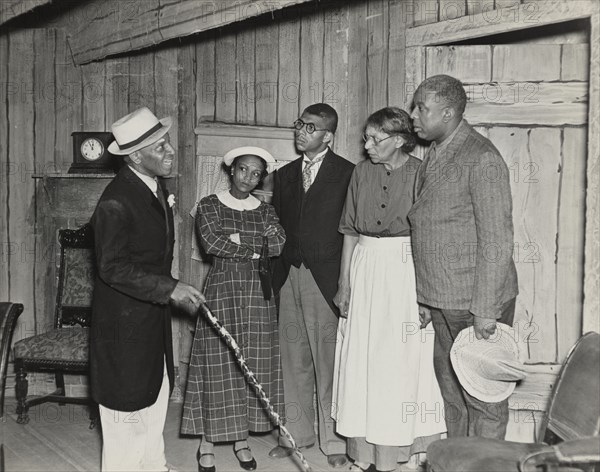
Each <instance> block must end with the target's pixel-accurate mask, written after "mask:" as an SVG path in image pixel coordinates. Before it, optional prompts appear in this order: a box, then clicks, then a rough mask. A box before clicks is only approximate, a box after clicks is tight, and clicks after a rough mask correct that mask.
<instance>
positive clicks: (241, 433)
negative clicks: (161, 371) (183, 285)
mask: <svg viewBox="0 0 600 472" xmlns="http://www.w3.org/2000/svg"><path fill="white" fill-rule="evenodd" d="M223 160H224V162H225V164H226V165H228V166H230V169H231V181H232V185H231V189H230V190H228V191H225V192H222V193H219V194H216V195H210V196H208V197H205V198H203V199H202V200H201V201H200V204H199V205H198V212H197V216H196V229H197V232H198V235H199V238H200V242H201V244H202V247H203V248H204V249H205V251H206V252H207V253H208V254H210V255H212V257H213V259H212V267H211V269H210V271H209V273H208V277H207V280H206V286H205V289H204V293H205V296H206V299H207V304H208V306H209V308H210V310H211V311H212V313H213V314H214V315H215V316H216V317H217V318H218V319H219V320H220V321H221V323H223V325H224V326H225V328H226V329H227V330H228V331H229V332H230V333H231V334H232V336H233V337H234V338H235V339H236V340H237V343H238V344H239V346H240V348H241V350H242V354H243V355H244V358H245V359H246V361H247V363H248V367H249V368H250V370H251V371H253V372H254V373H255V375H256V378H257V380H258V381H259V382H260V383H261V384H262V386H263V387H264V390H265V393H266V394H267V396H268V397H269V398H270V400H271V402H272V404H273V407H274V408H275V411H277V412H278V413H279V414H282V412H283V386H282V377H281V366H280V358H279V339H278V329H277V314H276V308H275V302H274V300H273V299H271V300H270V301H266V300H264V297H263V292H262V289H261V283H260V278H259V275H258V260H259V259H258V258H259V253H260V251H261V247H262V242H263V236H266V237H267V240H268V246H269V256H277V255H279V254H280V253H281V250H282V249H283V244H284V242H285V233H284V231H283V228H282V227H281V226H280V224H279V221H278V219H277V215H276V214H275V210H274V209H273V207H272V206H271V205H269V204H267V203H263V202H261V201H260V200H258V199H257V198H256V197H254V196H253V195H251V194H250V192H251V191H252V190H253V189H254V188H256V186H257V185H258V184H259V182H260V181H261V180H262V179H263V178H264V177H265V176H266V175H267V164H268V163H274V162H275V160H274V159H273V157H272V156H271V155H270V154H269V153H268V152H267V151H265V150H264V149H261V148H250V147H244V148H237V149H234V150H232V151H230V152H228V153H227V154H226V155H225V157H224V159H223ZM271 429H273V425H272V423H271V421H270V420H269V417H268V415H267V414H266V413H265V411H264V410H263V408H262V406H261V403H260V400H259V398H258V396H257V395H256V393H255V392H254V390H253V389H252V388H251V387H250V386H249V385H247V383H246V381H245V379H244V376H243V374H242V371H241V369H240V368H239V366H238V365H237V364H236V361H235V356H234V355H233V353H232V352H231V351H230V349H229V348H228V347H227V345H226V344H225V342H224V341H223V340H222V339H221V338H220V337H219V336H218V334H217V333H216V331H214V329H213V328H212V327H211V326H210V325H209V324H208V322H207V321H205V320H204V319H203V318H198V321H197V324H196V332H195V334H194V342H193V346H192V355H191V359H190V367H189V372H188V383H187V389H186V394H185V404H184V409H183V422H182V426H181V432H182V433H183V434H193V435H202V440H201V443H200V448H199V449H198V456H197V459H198V469H199V471H200V472H214V471H215V470H216V468H215V465H214V463H215V458H214V454H213V443H215V442H223V441H235V443H234V447H233V449H234V453H235V455H236V457H237V459H238V461H239V463H240V466H241V467H243V468H244V469H246V470H254V469H255V468H256V461H255V460H254V458H253V457H252V452H251V451H250V449H249V447H248V443H247V441H246V440H247V437H248V432H249V431H255V432H263V431H269V430H271Z"/></svg>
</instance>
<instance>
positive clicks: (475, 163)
mask: <svg viewBox="0 0 600 472" xmlns="http://www.w3.org/2000/svg"><path fill="white" fill-rule="evenodd" d="M426 160H427V157H426V158H425V160H424V161H423V163H422V164H421V166H420V167H419V169H418V170H417V175H416V185H417V186H418V185H419V181H420V179H421V177H422V174H423V172H424V168H425V165H426ZM439 164H440V165H441V166H442V167H441V169H440V170H438V171H437V172H434V171H435V167H434V168H433V169H429V168H427V175H428V177H427V179H426V180H425V184H424V186H423V188H422V189H421V191H420V192H419V191H418V189H416V191H415V202H414V204H413V206H412V208H411V209H410V211H409V213H408V218H409V220H410V224H411V230H412V232H411V234H412V244H413V254H414V260H415V270H416V276H417V298H418V301H419V302H420V303H423V304H426V305H430V306H433V307H436V308H443V309H456V310H470V311H471V313H473V314H475V315H477V316H480V317H484V318H497V317H499V316H500V308H501V306H502V304H503V303H505V302H507V301H509V300H511V299H512V298H514V297H515V296H516V295H517V293H518V287H517V272H516V270H515V264H514V262H513V257H512V253H513V221H512V198H511V192H510V181H509V174H508V168H507V166H506V164H505V162H504V160H503V159H502V156H501V155H500V153H499V152H498V150H497V149H496V148H495V147H494V145H493V144H492V143H491V142H490V140H488V139H487V138H485V137H484V136H482V135H481V134H479V133H478V132H477V131H475V130H474V129H473V128H472V127H471V126H470V125H469V124H468V123H467V122H466V121H463V122H462V123H461V124H459V128H458V130H457V132H456V135H455V136H454V137H453V138H452V141H451V142H450V143H448V147H447V148H446V152H445V158H444V159H443V160H442V162H440V163H439Z"/></svg>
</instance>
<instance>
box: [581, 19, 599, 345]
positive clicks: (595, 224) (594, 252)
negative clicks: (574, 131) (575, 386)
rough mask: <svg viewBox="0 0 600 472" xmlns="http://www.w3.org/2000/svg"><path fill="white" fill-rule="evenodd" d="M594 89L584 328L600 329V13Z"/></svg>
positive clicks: (595, 28) (595, 26) (594, 38)
mask: <svg viewBox="0 0 600 472" xmlns="http://www.w3.org/2000/svg"><path fill="white" fill-rule="evenodd" d="M590 25H591V34H590V48H591V52H590V89H589V96H590V100H589V107H590V108H589V124H588V161H587V194H586V206H585V269H584V274H585V276H584V288H583V293H584V298H583V332H584V333H586V332H588V331H596V332H598V331H600V317H599V316H598V313H599V312H600V301H599V299H598V293H600V242H599V240H598V233H599V232H600V208H599V207H600V199H599V197H598V195H599V193H600V177H599V175H600V169H598V167H599V165H598V164H599V163H600V137H599V136H600V106H599V105H598V102H599V101H600V47H598V43H599V42H600V14H598V13H597V14H595V15H592V17H591V19H590Z"/></svg>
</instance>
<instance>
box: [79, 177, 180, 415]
mask: <svg viewBox="0 0 600 472" xmlns="http://www.w3.org/2000/svg"><path fill="white" fill-rule="evenodd" d="M161 189H162V186H159V191H160V190H161ZM162 191H163V194H164V189H163V190H162ZM165 201H166V195H165ZM166 213H167V216H166V217H165V211H164V210H163V207H162V206H161V204H160V202H159V201H158V200H157V198H156V197H155V196H154V194H153V193H152V191H151V190H150V189H149V188H148V186H147V185H146V184H144V182H142V180H141V179H140V178H139V177H138V176H136V175H135V174H134V173H133V171H132V170H131V169H130V168H129V166H125V167H124V168H123V169H121V171H120V172H119V173H118V174H117V176H116V177H115V178H114V179H113V181H112V182H111V183H110V184H109V185H108V186H107V187H106V189H105V190H104V193H103V194H102V196H101V197H100V201H99V202H98V206H97V207H96V210H95V212H94V214H93V216H92V219H91V223H92V226H93V228H94V235H95V243H96V259H97V264H98V278H97V280H96V285H95V287H94V297H93V302H92V310H93V312H92V331H91V334H90V380H91V389H92V395H93V398H94V400H95V401H97V402H98V403H99V404H101V405H103V406H106V407H108V408H111V409H113V410H119V411H135V410H140V409H142V408H145V407H147V406H150V405H152V404H153V403H154V402H155V401H156V398H157V397H158V392H159V390H160V387H161V384H162V379H163V372H164V369H163V365H164V360H163V359H165V358H166V364H167V371H168V374H169V380H170V384H171V388H172V386H173V345H172V339H171V315H170V309H169V305H168V303H169V297H170V295H171V293H172V292H173V289H174V288H175V285H176V284H177V281H176V280H175V279H173V278H172V277H171V262H172V260H173V245H174V233H173V212H172V211H171V209H170V208H168V205H167V212H166Z"/></svg>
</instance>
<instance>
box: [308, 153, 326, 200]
mask: <svg viewBox="0 0 600 472" xmlns="http://www.w3.org/2000/svg"><path fill="white" fill-rule="evenodd" d="M324 157H325V156H324V155H323V156H320V157H315V158H314V159H313V160H312V161H310V162H307V163H306V165H305V166H304V170H303V171H302V186H303V187H304V192H307V191H308V189H309V188H310V186H311V185H312V179H311V178H310V170H311V169H312V167H313V166H314V165H315V164H317V163H318V162H321V161H322V160H323V158H324Z"/></svg>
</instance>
